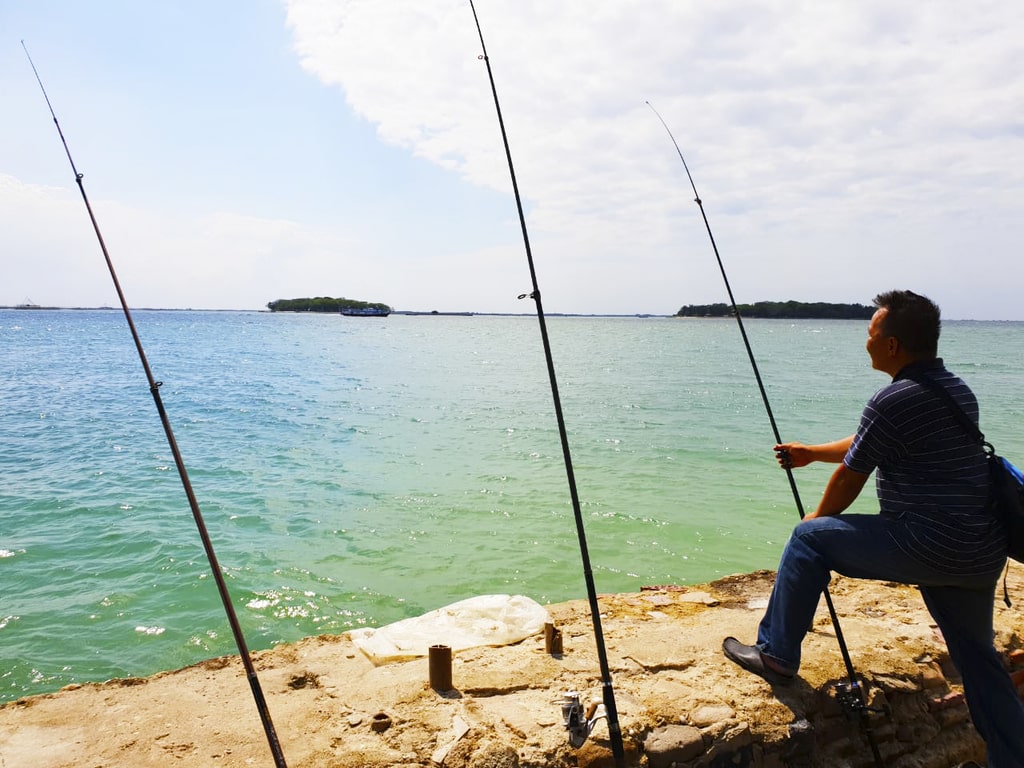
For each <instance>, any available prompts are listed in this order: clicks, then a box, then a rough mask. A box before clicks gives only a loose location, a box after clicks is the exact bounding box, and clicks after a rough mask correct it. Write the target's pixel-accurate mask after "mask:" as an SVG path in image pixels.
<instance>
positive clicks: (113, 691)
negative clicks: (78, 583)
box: [0, 566, 1024, 768]
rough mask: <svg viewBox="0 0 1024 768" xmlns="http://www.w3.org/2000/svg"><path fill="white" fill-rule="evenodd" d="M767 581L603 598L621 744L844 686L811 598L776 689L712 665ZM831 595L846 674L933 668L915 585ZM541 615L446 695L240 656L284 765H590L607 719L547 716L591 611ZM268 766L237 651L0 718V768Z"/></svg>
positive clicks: (307, 643) (579, 683)
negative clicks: (587, 734) (253, 673)
mask: <svg viewBox="0 0 1024 768" xmlns="http://www.w3.org/2000/svg"><path fill="white" fill-rule="evenodd" d="M1017 570H1018V571H1021V570H1022V569H1021V567H1020V566H1018V567H1017ZM772 578H773V574H772V573H770V572H759V573H755V574H750V575H744V576H735V577H729V578H726V579H723V580H720V581H717V582H714V583H712V584H708V585H701V586H693V587H686V588H681V587H671V586H665V587H661V588H655V589H650V590H644V591H642V592H640V593H637V594H619V595H607V596H602V597H601V599H600V604H601V613H602V625H603V630H604V636H605V642H606V647H607V649H608V662H609V665H610V668H611V673H612V677H613V681H614V688H613V690H614V696H615V703H616V706H617V709H618V716H619V722H620V724H621V728H622V732H623V735H624V740H625V742H626V744H627V746H629V747H630V748H631V750H632V745H634V744H636V743H639V742H640V741H641V740H642V737H643V735H644V734H646V733H648V732H650V730H651V729H652V728H654V727H656V726H659V725H664V724H666V723H679V722H681V721H684V720H685V721H686V722H690V723H694V722H697V723H699V722H700V721H702V720H703V721H706V722H707V723H709V724H710V723H713V722H716V721H728V722H744V723H749V724H750V728H751V730H752V731H753V732H754V733H755V735H756V737H757V738H758V739H763V740H764V741H765V742H771V741H773V740H781V739H783V738H785V736H786V733H787V729H788V726H789V724H790V723H792V722H793V721H794V719H798V718H799V717H801V716H802V713H803V711H804V710H805V709H806V708H807V707H808V706H809V705H810V702H811V701H812V699H814V698H815V697H816V695H817V691H818V690H819V689H821V688H823V687H825V686H827V685H829V683H830V682H833V681H837V680H840V679H842V678H844V677H845V667H844V665H843V662H842V658H841V656H840V654H839V651H838V644H837V642H836V636H835V631H834V629H833V627H832V624H831V621H830V620H829V617H828V615H827V613H826V612H825V609H824V604H823V605H822V607H821V608H820V609H819V613H818V616H817V618H816V620H815V626H814V631H813V632H812V633H811V634H810V635H809V636H808V638H807V640H806V642H805V644H804V666H803V668H802V669H801V674H800V679H799V681H798V682H797V683H796V684H795V685H794V686H791V687H790V688H787V689H786V690H785V691H782V690H781V689H776V690H774V691H773V689H772V688H771V687H770V686H768V685H767V684H766V683H765V682H763V681H762V680H760V678H757V677H755V676H753V675H749V674H746V673H743V672H741V671H739V670H738V668H737V667H736V666H735V665H734V664H732V662H730V661H728V660H726V659H725V658H724V657H723V656H722V654H721V650H720V646H721V641H722V638H723V637H725V636H726V635H735V636H737V637H738V638H740V639H741V640H743V641H744V642H751V641H752V640H753V638H754V635H755V630H756V626H757V622H758V621H759V619H760V617H761V613H762V609H763V606H764V603H765V600H766V598H767V596H768V593H769V591H770V588H771V582H772ZM1010 586H1011V596H1013V597H1014V598H1015V607H1014V608H1011V609H1007V608H1006V607H1005V606H1003V604H1002V602H1001V601H999V602H998V603H997V605H996V625H997V646H998V647H1000V648H1003V649H1006V650H1014V649H1017V650H1019V649H1020V648H1021V646H1022V645H1024V641H1022V634H1024V632H1021V630H1022V629H1024V619H1022V618H1021V617H1022V615H1024V614H1022V613H1021V611H1022V610H1024V576H1022V575H1021V574H1020V573H1018V574H1017V575H1016V577H1015V576H1013V575H1012V574H1011V584H1010ZM831 594H832V596H833V599H834V602H835V606H836V609H837V612H838V614H839V617H840V626H841V628H842V631H843V634H844V636H845V639H846V643H847V645H848V647H849V649H850V654H851V657H852V661H853V664H854V666H855V667H856V668H857V671H858V672H859V673H861V674H864V675H865V676H867V677H868V678H869V679H874V680H879V679H886V680H895V681H899V680H918V681H919V680H920V679H921V676H922V664H925V665H926V666H927V662H928V660H929V659H934V660H935V661H936V662H939V663H941V662H942V661H943V660H944V659H946V656H945V648H944V645H943V642H942V639H941V637H940V636H939V635H938V633H937V631H936V630H935V628H934V626H933V624H932V622H931V619H930V617H929V616H928V614H927V612H926V611H925V609H924V606H923V603H922V601H921V598H920V595H919V594H918V593H917V591H916V590H914V589H912V588H908V587H902V586H897V585H886V584H879V583H872V582H862V581H856V580H849V579H842V578H837V579H835V580H834V582H833V585H832V587H831ZM548 609H549V613H550V616H551V618H552V619H553V622H554V624H555V625H556V626H557V627H558V628H559V629H560V630H561V631H562V634H563V637H562V641H563V646H564V652H563V653H562V654H561V655H553V654H550V653H548V652H546V650H545V647H544V638H543V636H542V634H538V635H536V636H532V637H530V638H528V639H526V640H525V641H523V642H520V643H517V644H515V645H509V646H502V647H484V648H474V649H469V650H466V651H462V652H460V653H458V654H456V655H455V657H454V660H453V664H452V682H453V685H454V690H452V691H449V692H447V693H444V694H441V693H438V692H437V691H435V690H433V689H432V688H431V687H430V684H429V670H428V661H427V659H426V658H420V659H414V660H411V661H404V662H395V663H389V664H384V665H381V666H374V665H373V663H371V661H370V660H369V659H368V658H367V657H366V656H365V655H364V654H363V653H362V652H361V651H360V650H359V649H358V648H357V647H356V646H355V645H354V644H353V642H352V640H351V639H350V638H349V637H348V636H346V635H341V636H321V637H315V638H307V639H306V640H303V641H301V642H299V643H295V644H291V645H286V646H280V647H277V648H274V649H272V650H268V651H263V652H259V653H256V654H254V655H253V658H254V663H255V666H256V669H257V671H258V676H259V684H260V687H261V689H262V691H263V692H264V694H265V696H266V700H267V705H268V709H269V713H270V716H271V717H272V719H273V726H274V728H275V730H276V733H277V736H278V739H279V742H280V745H281V751H282V754H283V756H284V758H285V759H286V761H287V765H289V766H292V767H293V768H297V767H300V766H301V767H303V768H328V767H329V768H355V767H356V766H359V767H360V768H377V767H381V768H384V767H385V766H386V767H388V768H391V767H392V766H433V765H440V764H444V765H450V766H471V768H478V767H479V768H486V767H487V766H494V767H496V768H499V767H500V766H508V767H514V766H516V765H523V766H525V765H538V766H541V765H544V766H556V767H557V766H577V765H583V764H588V762H587V758H586V754H587V752H588V750H594V749H598V748H599V747H602V745H603V746H604V747H607V744H608V731H607V727H606V724H605V722H603V721H601V722H598V723H597V725H596V727H595V729H594V732H593V734H592V736H591V738H590V739H589V740H588V742H587V744H586V745H584V747H583V748H582V749H581V750H579V751H577V750H576V749H574V748H572V747H571V746H570V745H569V743H568V738H567V732H566V730H565V728H564V725H563V721H562V715H561V708H560V705H559V701H560V699H561V698H562V695H563V694H564V693H565V692H567V691H578V692H579V693H580V694H581V697H582V700H583V702H584V704H587V703H591V702H594V703H596V702H600V701H601V700H602V685H601V674H600V667H599V663H598V657H597V649H596V643H595V640H594V633H593V626H592V622H591V618H590V613H589V610H588V603H587V602H586V601H585V600H581V601H574V602H569V603H563V604H558V605H551V606H548ZM947 671H948V670H947ZM947 690H948V689H947ZM953 691H954V692H955V681H954V688H953ZM939 741H941V740H937V743H936V745H935V750H936V752H935V756H934V760H933V762H931V763H928V762H927V761H925V762H922V763H920V765H929V766H931V765H935V766H940V765H942V759H943V755H945V756H948V757H950V759H951V758H952V757H957V759H964V758H962V757H959V755H961V754H963V752H964V749H965V747H963V746H962V745H961V746H956V745H946V746H943V745H942V744H940V743H938V742H939ZM975 749H976V747H975ZM958 750H959V751H958ZM598 751H600V750H598ZM631 754H633V753H632V751H631ZM635 759H636V758H635V756H634V764H635ZM590 764H593V765H598V764H600V761H599V760H598V761H597V762H591V763H590ZM274 765H275V762H274V759H273V755H272V752H271V750H270V748H269V746H268V741H267V738H266V735H265V732H264V728H263V725H262V723H261V719H260V717H259V714H258V710H257V707H256V705H255V703H254V697H253V693H252V690H251V688H250V685H249V684H248V682H247V681H246V679H245V675H244V671H243V667H242V665H241V663H240V661H239V659H238V658H237V657H230V656H229V657H223V658H217V659H211V660H209V661H206V662H203V663H201V664H198V665H195V666H192V667H188V668H186V669H182V670H177V671H174V672H167V673H162V674H158V675H155V676H153V677H150V678H146V679H128V680H113V681H109V682H106V683H102V684H89V685H83V686H72V687H69V688H66V689H64V690H62V691H60V692H58V693H56V694H52V695H42V696H36V697H30V698H25V699H21V700H19V701H16V702H12V703H9V704H7V705H5V706H3V707H2V708H0V768H29V767H31V768H57V767H58V766H60V767H62V768H109V767H113V766H132V767H133V768H148V767H149V766H153V768H156V766H160V768H164V767H165V766H178V767H180V768H208V767H209V766H225V767H229V766H232V767H233V766H239V767H241V766H253V767H261V766H274ZM947 765H948V764H947Z"/></svg>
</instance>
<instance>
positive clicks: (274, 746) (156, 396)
mask: <svg viewBox="0 0 1024 768" xmlns="http://www.w3.org/2000/svg"><path fill="white" fill-rule="evenodd" d="M21 47H22V48H24V49H25V55H26V56H28V63H29V64H30V65H31V66H32V72H33V73H34V74H35V76H36V81H37V82H38V83H39V88H40V90H42V92H43V98H44V99H46V106H47V107H49V109H50V115H51V116H52V117H53V124H54V125H55V126H57V134H58V135H59V136H60V140H61V143H62V144H63V145H64V153H65V154H66V155H67V156H68V162H69V163H70V164H71V171H72V172H73V173H74V174H75V183H76V184H78V189H79V191H80V192H81V193H82V201H83V202H84V203H85V209H86V210H87V211H88V212H89V220H90V221H91V222H92V228H93V231H95V233H96V239H97V240H99V244H100V250H101V251H103V258H104V259H105V260H106V262H107V269H108V270H109V272H110V277H111V279H112V280H113V281H114V289H115V290H116V291H117V297H118V299H120V301H121V309H122V310H123V311H124V318H125V320H126V321H127V322H128V328H129V329H130V330H131V334H132V339H133V340H134V341H135V349H136V350H138V353H139V360H140V361H141V362H142V368H143V370H145V372H146V380H147V381H148V382H149V391H150V393H152V395H153V401H154V402H155V403H156V410H157V413H159V414H160V422H161V423H162V424H163V427H164V433H165V434H166V435H167V442H168V444H169V445H170V448H171V453H172V454H173V455H174V464H175V466H177V468H178V475H179V477H181V483H182V485H183V486H184V488H185V495H186V496H188V503H189V507H191V509H192V517H193V518H194V519H195V523H196V527H197V528H198V529H199V536H200V538H201V539H202V541H203V548H204V549H205V550H206V559H207V560H209V562H210V570H211V571H213V578H214V581H215V582H216V583H217V590H218V591H219V592H220V598H221V602H223V603H224V611H225V613H227V617H228V623H229V624H230V625H231V632H232V633H233V634H234V636H235V643H236V645H237V646H238V653H239V655H240V656H241V658H242V665H243V666H244V667H245V674H246V677H247V678H248V680H249V686H250V687H251V688H252V695H253V698H254V699H255V700H256V708H257V709H258V710H259V715H260V719H261V720H262V721H263V729H264V731H265V732H266V735H267V742H268V743H269V745H270V751H271V752H272V753H273V755H274V764H275V765H276V766H277V768H287V766H286V763H285V761H284V754H283V753H282V752H281V745H280V743H279V742H278V739H277V733H276V731H275V730H274V724H273V723H272V722H271V720H270V711H269V710H268V709H267V702H266V699H265V698H264V696H263V690H262V688H260V682H259V679H258V678H257V676H256V670H255V668H254V667H253V664H252V659H251V658H250V657H249V649H248V648H247V647H246V644H245V637H244V636H243V635H242V627H241V625H240V624H239V623H238V617H237V616H236V615H235V609H234V607H233V606H232V604H231V596H230V594H229V593H228V588H227V584H226V583H225V582H224V575H223V573H221V568H220V565H219V564H218V562H217V555H216V554H215V553H214V551H213V542H212V541H211V540H210V535H209V533H208V532H207V530H206V524H205V523H204V522H203V515H202V512H200V510H199V502H198V501H196V495H195V493H194V492H193V490H192V483H191V482H190V481H189V478H188V472H187V471H186V470H185V462H184V461H183V460H182V458H181V452H180V451H179V450H178V443H177V441H176V440H175V439H174V432H173V430H172V429H171V421H170V419H169V418H168V416H167V411H166V410H164V404H163V401H162V400H161V399H160V387H161V386H162V385H163V382H161V381H156V380H154V378H153V372H152V370H151V369H150V367H149V361H148V360H147V359H146V352H145V350H143V348H142V341H141V339H140V338H139V334H138V332H137V331H136V329H135V322H134V321H133V320H132V314H131V312H130V311H129V310H128V302H127V301H126V300H125V297H124V292H123V291H122V290H121V282H120V281H119V280H118V279H117V273H116V272H115V271H114V263H113V261H112V260H111V258H110V253H109V252H108V251H107V245H106V243H105V242H104V240H103V235H102V234H101V233H100V227H99V224H98V223H97V221H96V216H95V215H94V214H93V211H92V205H90V204H89V197H88V195H86V194H85V185H84V184H82V174H81V173H79V172H78V168H76V167H75V161H74V160H73V159H72V157H71V150H70V149H69V148H68V142H67V140H66V139H65V138H64V131H62V130H61V127H60V123H59V122H58V121H57V114H56V113H55V112H54V111H53V105H52V104H51V103H50V97H49V96H48V95H47V93H46V88H45V87H43V81H42V78H40V77H39V71H38V70H37V69H36V65H35V62H33V61H32V56H31V55H29V52H28V48H27V47H26V46H25V41H24V40H22V41H21Z"/></svg>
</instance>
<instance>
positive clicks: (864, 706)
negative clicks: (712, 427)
mask: <svg viewBox="0 0 1024 768" xmlns="http://www.w3.org/2000/svg"><path fill="white" fill-rule="evenodd" d="M646 104H647V106H648V107H650V108H651V111H652V112H654V114H655V115H657V116H658V119H659V120H660V121H661V124H662V125H663V126H665V130H666V131H667V132H668V135H669V138H670V139H672V144H673V145H674V146H675V148H676V153H677V154H678V155H679V159H680V160H682V161H683V168H684V169H685V170H686V177H687V178H688V179H689V180H690V187H691V188H692V189H693V197H694V202H695V203H697V207H698V208H700V215H701V217H702V218H703V219H704V227H705V228H706V229H707V231H708V237H709V238H710V240H711V248H712V249H713V250H714V252H715V259H717V261H718V269H719V271H720V272H721V273H722V280H723V281H724V282H725V290H726V293H728V294H729V303H730V304H731V305H732V312H733V314H734V315H735V316H736V322H737V324H738V325H739V329H740V336H742V337H743V346H744V347H746V349H747V357H748V358H749V359H750V365H751V367H752V368H753V369H754V378H755V379H757V388H758V389H759V390H760V392H761V402H763V403H764V409H765V411H766V412H767V414H768V421H769V422H771V426H772V434H773V435H774V436H775V444H776V445H778V444H780V443H782V437H781V436H780V435H779V427H778V425H777V424H776V423H775V415H774V414H773V413H772V406H771V403H769V402H768V393H767V391H766V390H765V388H764V382H763V381H762V380H761V372H760V370H759V369H758V367H757V360H756V359H755V358H754V351H753V349H752V348H751V346H750V339H748V338H747V331H746V328H744V326H743V318H742V317H741V315H740V310H739V307H737V306H736V299H735V298H734V297H733V295H732V287H731V286H730V285H729V276H728V275H727V274H726V273H725V265H724V264H723V263H722V257H721V255H720V254H719V252H718V245H717V244H716V243H715V236H714V234H712V232H711V224H710V223H709V222H708V215H707V213H706V212H705V211H704V203H703V202H701V199H700V193H698V192H697V185H696V184H694V182H693V176H692V175H691V174H690V167H689V166H688V165H687V164H686V158H684V157H683V152H682V150H681V149H679V143H678V142H677V141H676V137H675V136H673V135H672V131H671V130H670V129H669V127H668V124H667V123H666V122H665V119H664V118H663V117H662V116H661V113H659V112H658V110H656V109H655V108H654V105H652V104H651V102H649V101H648V102H646ZM783 469H785V470H786V477H787V478H789V488H790V490H791V491H792V492H793V501H794V502H795V503H796V510H797V512H798V513H799V514H800V519H801V520H803V519H804V505H803V503H802V502H801V501H800V492H799V491H798V490H797V487H796V479H795V478H794V477H793V469H792V467H789V466H787V465H786V464H785V463H784V464H783ZM823 594H824V596H825V604H826V605H827V606H828V613H829V617H830V618H831V619H832V626H833V627H834V628H835V631H836V640H837V641H838V642H839V652H840V653H841V654H842V657H843V663H844V664H845V665H846V674H847V677H848V678H849V682H848V683H847V685H846V686H845V688H844V689H843V690H840V691H839V693H840V695H841V698H840V701H841V703H842V704H843V705H844V706H845V707H846V708H847V710H848V711H850V712H852V713H854V714H856V715H857V718H858V720H859V722H860V724H861V728H862V729H863V731H864V735H865V736H866V737H867V740H868V744H869V745H870V747H871V752H872V754H873V755H874V758H875V764H876V765H877V766H878V767H879V768H883V766H884V763H883V762H882V755H881V753H880V752H879V751H878V744H876V743H875V737H874V733H873V732H872V730H871V724H870V722H869V720H868V717H869V712H868V702H867V696H866V693H865V691H864V687H863V686H862V685H861V682H860V678H859V677H858V676H857V672H856V670H854V668H853V661H852V660H851V659H850V652H849V650H848V649H847V647H846V639H845V638H844V637H843V630H842V627H840V626H839V616H838V615H837V614H836V609H835V606H834V605H833V604H832V595H831V594H830V593H829V591H828V587H827V586H826V587H825V589H824V590H823Z"/></svg>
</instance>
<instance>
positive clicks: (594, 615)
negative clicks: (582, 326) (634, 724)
mask: <svg viewBox="0 0 1024 768" xmlns="http://www.w3.org/2000/svg"><path fill="white" fill-rule="evenodd" d="M469 7H470V8H471V9H472V11H473V20H474V21H475V22H476V31H477V34H478V35H479V37H480V49H481V51H482V55H481V56H480V58H481V59H483V61H484V64H486V65H487V77H488V79H489V80H490V82H491V93H492V94H493V96H494V108H495V110H496V111H497V113H498V125H499V127H500V128H501V140H502V142H503V143H504V145H505V157H506V159H507V160H508V172H509V174H510V176H511V177H512V191H513V192H514V194H515V199H516V208H517V209H518V211H519V226H520V228H521V229H522V233H523V245H524V246H525V247H526V261H527V263H528V264H529V266H530V279H531V281H532V284H533V291H532V292H531V293H529V294H522V295H521V296H519V298H520V299H523V298H526V297H527V296H529V298H531V299H533V300H534V302H535V303H536V305H537V320H538V321H539V322H540V336H541V340H542V341H543V344H544V358H545V360H546V361H547V367H548V378H549V379H550V381H551V396H552V398H553V399H554V403H555V416H556V417H557V419H558V434H559V436H560V438H561V441H562V455H563V456H564V458H565V472H566V476H567V478H568V481H569V495H570V497H571V498H572V510H573V514H574V515H575V518H576V535H577V538H578V539H579V545H580V555H581V556H582V558H583V576H584V579H585V580H586V584H587V597H588V598H589V600H590V616H591V619H592V620H593V623H594V638H595V640H596V641H597V657H598V662H599V664H600V667H601V681H602V691H603V697H604V708H605V713H606V714H607V717H608V735H609V736H610V737H611V742H612V754H613V755H614V757H615V765H616V766H617V767H618V768H621V767H622V766H623V765H624V764H625V763H624V760H625V752H624V749H623V745H622V731H621V730H620V727H619V716H618V711H617V709H616V707H615V691H614V690H613V688H612V679H611V671H610V670H609V667H608V653H607V651H606V650H605V644H604V634H603V633H602V631H601V610H600V606H599V605H598V602H597V590H596V588H595V586H594V574H593V571H592V570H591V567H590V555H589V554H588V551H587V537H586V532H585V531H584V528H583V513H582V511H581V510H580V500H579V494H578V493H577V490H576V477H575V474H574V472H573V467H572V456H571V454H570V452H569V437H568V434H567V432H566V429H565V419H564V417H563V415H562V402H561V398H560V397H559V395H558V382H557V379H556V377H555V363H554V358H553V356H552V354H551V343H550V341H549V339H548V330H547V323H546V322H545V320H544V307H543V305H542V304H541V299H540V287H539V285H538V283H537V271H536V269H535V267H534V263H533V252H532V251H531V250H530V236H529V234H528V233H527V231H526V216H525V215H524V214H523V202H522V198H521V197H520V195H519V184H518V183H517V182H516V171H515V167H514V166H513V164H512V150H511V149H510V148H509V145H508V134H507V133H506V132H505V121H504V119H503V118H502V115H501V104H500V103H499V102H498V89H497V87H496V86H495V84H494V73H493V72H492V71H491V60H490V59H489V58H488V56H487V46H486V44H485V43H484V33H483V31H482V30H481V29H480V19H479V17H478V16H477V14H476V6H474V5H473V0H469Z"/></svg>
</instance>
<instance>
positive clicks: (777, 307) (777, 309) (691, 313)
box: [676, 301, 875, 320]
mask: <svg viewBox="0 0 1024 768" xmlns="http://www.w3.org/2000/svg"><path fill="white" fill-rule="evenodd" d="M736 309H737V310H739V313H740V315H741V316H742V317H763V318H777V319H780V320H801V319H806V320H870V319H871V316H872V315H873V314H874V313H875V308H874V307H872V306H866V305H864V304H830V303H828V302H824V301H812V302H805V301H758V302H755V303H754V304H737V305H736ZM734 315H735V313H734V312H733V309H732V305H731V304H723V303H718V304H687V305H686V306H684V307H682V308H681V309H680V310H679V311H678V312H676V317H733V316H734Z"/></svg>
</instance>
